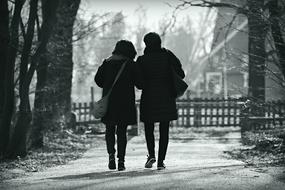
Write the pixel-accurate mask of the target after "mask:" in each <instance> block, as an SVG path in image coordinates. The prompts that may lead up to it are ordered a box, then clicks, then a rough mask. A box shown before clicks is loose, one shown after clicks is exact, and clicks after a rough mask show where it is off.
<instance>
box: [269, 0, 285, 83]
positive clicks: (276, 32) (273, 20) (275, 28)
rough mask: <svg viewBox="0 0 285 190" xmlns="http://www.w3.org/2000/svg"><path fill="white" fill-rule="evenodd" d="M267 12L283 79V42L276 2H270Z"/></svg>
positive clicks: (275, 0)
mask: <svg viewBox="0 0 285 190" xmlns="http://www.w3.org/2000/svg"><path fill="white" fill-rule="evenodd" d="M269 12H270V17H269V21H270V26H271V33H272V37H273V40H274V44H275V48H276V51H277V56H278V58H279V68H280V70H281V72H282V74H283V77H284V78H285V42H284V39H283V37H282V32H281V31H282V30H281V27H280V24H281V23H280V22H281V18H280V17H279V16H281V13H280V9H279V7H278V1H277V0H272V1H270V2H269Z"/></svg>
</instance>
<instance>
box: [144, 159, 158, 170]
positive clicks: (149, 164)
mask: <svg viewBox="0 0 285 190" xmlns="http://www.w3.org/2000/svg"><path fill="white" fill-rule="evenodd" d="M155 162H156V160H154V159H151V160H149V161H148V162H147V163H146V164H145V166H144V167H145V168H152V165H153V164H154V163H155Z"/></svg>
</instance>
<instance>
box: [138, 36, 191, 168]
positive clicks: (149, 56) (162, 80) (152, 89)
mask: <svg viewBox="0 0 285 190" xmlns="http://www.w3.org/2000/svg"><path fill="white" fill-rule="evenodd" d="M144 42H145V45H146V48H145V50H144V55H143V56H140V57H138V59H137V64H138V66H139V67H140V68H141V70H142V74H143V79H144V85H143V89H142V95H141V102H140V113H141V115H140V116H141V121H143V122H144V125H145V137H146V142H147V148H148V153H149V156H148V159H147V162H146V164H145V167H146V168H151V167H152V164H153V163H154V162H156V159H155V151H154V145H155V143H154V142H155V141H154V134H153V132H154V123H155V122H160V125H159V132H160V139H159V153H158V163H157V168H158V169H164V168H165V165H164V163H163V161H164V159H165V155H166V151H167V146H168V134H169V124H170V121H172V120H176V119H177V110H176V102H175V93H174V89H173V87H174V86H173V78H172V70H171V67H172V68H173V69H174V71H175V72H176V73H177V74H178V75H179V76H180V77H181V78H184V77H185V74H184V71H183V70H182V65H181V63H180V61H179V59H178V58H177V57H176V56H175V55H174V54H173V53H172V52H171V51H169V50H167V49H164V48H161V39H160V37H159V35H158V34H156V33H153V32H151V33H148V34H146V35H145V37H144Z"/></svg>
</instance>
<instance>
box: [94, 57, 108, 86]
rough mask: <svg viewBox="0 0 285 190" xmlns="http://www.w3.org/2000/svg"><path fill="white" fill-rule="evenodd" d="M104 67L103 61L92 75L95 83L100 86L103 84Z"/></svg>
mask: <svg viewBox="0 0 285 190" xmlns="http://www.w3.org/2000/svg"><path fill="white" fill-rule="evenodd" d="M104 68H105V61H104V62H103V64H102V65H101V66H100V67H99V68H98V70H97V72H96V75H95V77H94V81H95V83H96V84H97V85H98V86H99V87H101V88H103V85H104Z"/></svg>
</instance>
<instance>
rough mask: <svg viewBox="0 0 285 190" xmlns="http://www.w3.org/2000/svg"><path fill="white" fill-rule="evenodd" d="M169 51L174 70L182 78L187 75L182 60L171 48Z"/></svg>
mask: <svg viewBox="0 0 285 190" xmlns="http://www.w3.org/2000/svg"><path fill="white" fill-rule="evenodd" d="M167 53H168V57H169V60H170V63H171V65H172V67H173V69H174V71H175V72H176V73H177V74H178V75H179V76H180V77H181V78H184V77H185V73H184V71H183V69H182V64H181V62H180V60H179V59H178V58H177V57H176V56H175V55H174V53H172V52H171V51H170V50H167Z"/></svg>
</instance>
